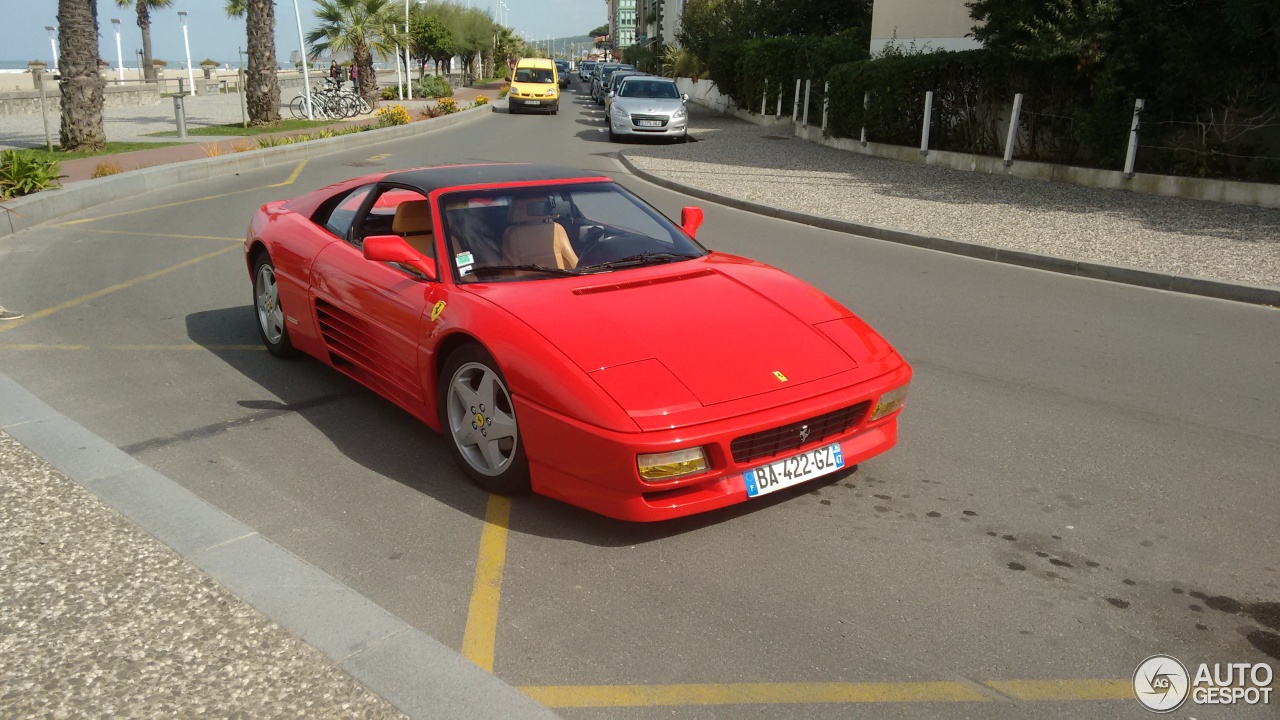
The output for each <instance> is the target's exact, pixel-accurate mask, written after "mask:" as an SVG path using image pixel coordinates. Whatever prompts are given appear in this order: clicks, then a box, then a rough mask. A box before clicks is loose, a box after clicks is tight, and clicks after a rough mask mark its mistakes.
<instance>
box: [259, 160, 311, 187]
mask: <svg viewBox="0 0 1280 720" xmlns="http://www.w3.org/2000/svg"><path fill="white" fill-rule="evenodd" d="M306 166H307V161H306V160H303V161H302V162H300V163H298V167H296V168H294V169H293V173H292V174H290V175H289V179H288V180H285V181H284V182H282V183H276V184H275V185H268V186H267V187H273V188H277V187H284V186H285V185H292V184H293V181H294V180H297V179H298V176H299V175H301V174H302V168H304V167H306Z"/></svg>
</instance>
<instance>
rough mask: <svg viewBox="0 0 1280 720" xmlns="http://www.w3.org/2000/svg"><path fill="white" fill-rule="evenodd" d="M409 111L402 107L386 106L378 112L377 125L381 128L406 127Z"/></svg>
mask: <svg viewBox="0 0 1280 720" xmlns="http://www.w3.org/2000/svg"><path fill="white" fill-rule="evenodd" d="M411 119H412V118H410V117H409V111H408V110H405V109H404V106H403V105H399V104H397V105H388V106H387V107H384V108H382V109H381V110H379V111H378V124H379V125H381V126H382V127H391V126H392V125H408V124H409V120H411Z"/></svg>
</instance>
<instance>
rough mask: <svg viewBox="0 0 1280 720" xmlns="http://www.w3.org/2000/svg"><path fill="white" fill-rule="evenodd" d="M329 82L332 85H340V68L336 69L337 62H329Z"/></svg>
mask: <svg viewBox="0 0 1280 720" xmlns="http://www.w3.org/2000/svg"><path fill="white" fill-rule="evenodd" d="M329 80H330V81H331V82H332V83H333V84H334V85H341V84H342V68H340V67H338V61H337V60H330V61H329Z"/></svg>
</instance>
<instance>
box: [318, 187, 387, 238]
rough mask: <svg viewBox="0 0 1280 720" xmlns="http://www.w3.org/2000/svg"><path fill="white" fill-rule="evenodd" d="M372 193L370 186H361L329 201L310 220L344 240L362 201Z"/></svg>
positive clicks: (362, 203)
mask: <svg viewBox="0 0 1280 720" xmlns="http://www.w3.org/2000/svg"><path fill="white" fill-rule="evenodd" d="M372 191H373V186H372V185H362V186H360V187H358V188H356V189H355V190H352V191H351V192H349V193H347V194H346V196H345V197H342V198H338V199H333V200H329V201H328V202H326V203H325V204H324V205H322V206H321V207H320V211H319V212H317V213H316V214H315V216H314V217H313V218H312V219H313V220H315V222H316V223H318V224H320V225H323V226H324V228H325V229H326V230H328V231H329V232H331V233H333V234H334V235H337V236H338V237H340V238H342V239H343V240H346V239H347V237H348V233H350V231H351V223H352V222H353V221H354V220H355V219H356V213H357V212H359V211H360V206H361V205H364V200H365V198H366V197H368V196H369V193H370V192H372Z"/></svg>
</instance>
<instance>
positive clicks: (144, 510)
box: [0, 374, 556, 720]
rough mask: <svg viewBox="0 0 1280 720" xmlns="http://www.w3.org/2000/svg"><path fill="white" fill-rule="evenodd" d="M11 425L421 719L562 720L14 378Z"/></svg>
mask: <svg viewBox="0 0 1280 720" xmlns="http://www.w3.org/2000/svg"><path fill="white" fill-rule="evenodd" d="M0 430H4V431H5V432H6V433H8V434H9V435H10V436H11V437H12V438H13V439H15V440H17V441H18V442H20V443H22V444H23V445H24V446H26V447H27V448H28V449H30V450H31V451H32V452H34V453H36V454H37V455H39V456H41V457H43V458H44V459H45V460H46V461H48V462H49V464H51V465H53V466H54V467H56V468H57V469H58V470H59V471H61V472H62V473H63V474H64V475H66V476H67V477H69V478H71V480H73V481H75V482H76V483H79V484H80V485H81V486H83V487H84V488H86V489H87V490H89V492H91V493H93V494H94V495H96V496H97V497H98V498H100V499H101V500H102V501H103V502H105V503H106V504H108V505H110V506H111V507H113V508H115V509H116V510H117V511H118V512H120V514H122V515H124V516H125V517H127V518H129V519H130V520H131V521H133V522H134V523H135V524H137V525H138V526H139V527H141V528H142V529H143V530H145V531H146V532H148V533H150V534H151V535H152V536H154V537H155V538H156V539H158V540H160V541H161V542H163V543H165V544H166V545H168V546H169V547H170V548H172V549H173V551H174V552H176V553H178V554H179V555H181V556H182V557H183V558H184V559H185V560H187V562H190V563H191V564H193V565H195V566H196V567H198V568H199V569H200V570H201V571H203V572H204V573H205V574H207V575H209V576H210V577H212V578H213V579H214V580H215V581H217V582H218V584H220V585H222V586H223V587H225V588H227V590H229V591H231V592H232V593H234V594H236V595H237V596H239V597H240V598H241V599H243V600H244V601H245V602H247V603H249V604H250V605H252V606H253V607H255V608H257V609H258V610H259V611H260V612H262V614H264V615H266V616H267V617H268V618H270V619H271V621H272V622H275V623H276V624H277V625H279V626H281V627H283V628H284V629H285V630H287V631H288V632H291V633H293V634H294V635H296V636H298V637H299V638H301V639H302V640H303V641H304V642H306V643H308V644H310V645H312V646H313V647H315V648H316V649H318V650H320V651H321V652H323V653H324V654H325V655H327V656H328V657H329V658H330V659H332V660H333V661H334V663H335V664H336V665H337V666H338V667H340V668H342V670H344V671H345V672H346V673H347V674H349V675H351V676H352V677H354V678H355V679H356V680H357V681H359V682H360V683H361V684H363V685H364V686H365V687H367V688H369V689H370V690H371V691H373V692H375V693H377V694H378V695H379V696H381V697H382V698H383V699H385V700H386V701H388V702H390V703H391V704H392V705H395V706H396V707H397V708H399V709H400V711H401V712H403V713H405V714H406V715H408V716H409V717H414V718H428V717H430V718H440V717H450V718H452V717H457V718H462V717H465V718H494V719H495V720H499V719H505V718H517V717H518V718H526V717H528V718H554V717H556V716H555V715H554V714H553V713H552V712H551V711H550V710H547V709H546V708H544V707H542V706H540V705H538V704H537V703H536V702H534V701H533V700H532V699H531V698H529V697H528V696H526V695H524V694H523V693H521V692H520V691H518V690H516V689H515V688H514V687H511V686H510V685H508V684H507V683H505V682H503V681H502V680H499V679H498V678H497V677H495V676H493V675H490V674H489V673H487V672H485V671H484V670H481V669H480V668H479V667H477V666H476V665H474V664H472V663H471V662H469V661H468V660H466V659H465V658H463V657H462V656H461V655H460V654H458V653H456V652H454V651H453V650H451V649H449V648H448V647H445V646H444V645H442V644H440V642H439V641H437V640H435V639H434V638H432V637H430V636H428V635H426V634H424V633H422V632H421V631H419V630H416V629H414V628H413V627H411V626H410V625H408V624H407V623H405V622H404V621H403V620H400V619H399V618H397V617H396V616H394V615H392V614H391V613H390V612H387V611H386V610H385V609H383V608H382V607H379V606H378V605H376V604H375V603H374V602H373V601H371V600H369V599H368V598H366V597H364V596H363V595H360V594H359V593H357V592H356V591H355V590H352V589H351V588H349V587H347V586H346V585H343V584H342V583H340V582H338V581H337V580H335V579H334V578H333V577H332V576H330V575H328V574H327V573H325V572H323V571H321V570H320V569H319V568H316V567H315V566H313V565H311V564H309V563H307V562H304V561H303V560H301V559H299V558H298V557H297V556H296V555H294V554H293V553H291V552H289V551H288V550H285V549H284V548H282V547H280V546H279V545H276V544H275V543H273V542H271V541H270V540H267V539H266V538H264V537H262V536H260V535H258V534H257V533H256V532H254V531H253V529H252V528H250V527H249V526H247V525H245V524H244V523H241V522H240V521H239V520H236V519H235V518H233V517H231V516H229V515H227V514H226V513H224V512H222V511H221V510H219V509H217V508H216V507H214V506H213V505H210V504H209V503H207V502H205V501H204V500H201V499H200V498H199V497H197V496H196V495H195V494H193V493H192V492H191V491H189V490H187V489H186V488H184V487H182V486H181V485H179V484H178V483H176V482H174V481H172V480H170V479H169V478H167V477H165V476H164V475H161V474H160V473H158V472H156V471H154V470H152V469H151V468H149V467H146V466H145V465H142V464H140V463H139V462H138V461H137V460H135V459H134V458H133V457H131V456H129V455H128V454H126V453H125V452H123V451H121V450H120V449H118V448H116V447H115V446H114V445H112V444H111V443H108V442H107V441H106V440H103V439H102V438H100V437H98V436H97V435H94V434H93V433H91V432H89V431H88V430H86V429H85V428H84V427H82V426H80V425H79V424H77V423H75V422H74V421H72V420H71V419H70V418H67V417H65V416H63V415H60V414H59V413H58V412H57V411H55V410H54V409H53V408H51V407H49V406H48V405H46V404H45V403H44V402H42V401H41V400H40V399H39V398H37V397H36V396H34V395H32V394H31V393H30V392H28V391H27V390H25V389H24V388H23V387H22V386H20V385H18V384H17V383H16V382H14V381H13V380H12V379H10V378H9V377H7V376H5V375H3V374H0Z"/></svg>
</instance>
